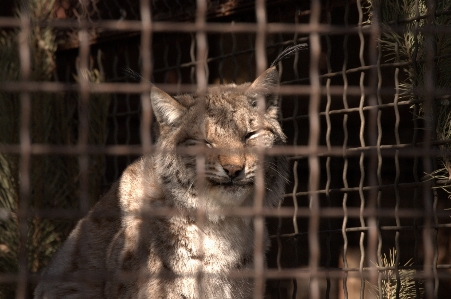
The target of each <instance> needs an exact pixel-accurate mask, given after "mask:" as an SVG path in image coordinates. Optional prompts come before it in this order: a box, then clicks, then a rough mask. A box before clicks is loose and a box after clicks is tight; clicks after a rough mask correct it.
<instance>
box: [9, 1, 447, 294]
mask: <svg viewBox="0 0 451 299" xmlns="http://www.w3.org/2000/svg"><path fill="white" fill-rule="evenodd" d="M398 2H399V3H398ZM398 2H396V3H391V1H381V2H379V1H359V0H357V1H351V0H349V1H319V0H312V1H311V2H302V1H294V0H266V1H264V0H256V1H247V0H246V1H232V0H218V1H208V0H198V1H178V0H155V1H149V0H147V1H146V0H141V1H135V0H127V1H116V0H96V1H94V0H83V1H72V0H68V1H63V0H28V1H17V3H6V2H5V3H0V51H1V55H0V65H1V69H0V76H1V81H0V105H1V108H0V122H1V126H0V127H1V128H0V130H1V131H0V298H13V297H15V298H32V297H33V292H34V288H35V287H36V285H37V283H38V282H39V281H40V279H41V273H42V271H43V270H44V269H45V268H46V267H47V266H48V264H49V262H50V260H51V258H52V256H54V255H55V254H56V252H58V249H59V248H60V247H61V245H62V244H63V242H64V241H65V240H66V239H67V238H68V236H69V234H70V232H71V231H72V229H73V228H74V227H75V225H76V223H77V221H78V220H79V219H81V218H83V217H85V216H86V215H87V214H88V212H89V210H90V209H91V208H92V207H93V206H94V205H95V204H96V203H97V201H98V200H99V199H100V198H101V197H102V195H103V194H105V193H107V192H108V190H110V188H112V187H113V189H114V188H117V187H114V186H116V185H115V184H116V183H115V182H117V180H118V179H120V177H121V175H122V173H123V171H124V169H126V167H127V166H128V165H130V164H132V163H133V161H135V160H136V159H139V157H140V156H142V155H149V154H151V153H152V152H154V151H155V141H156V140H158V138H159V136H160V134H164V132H159V131H158V130H156V128H155V123H156V120H155V115H154V113H153V111H152V107H151V105H150V103H149V93H151V92H152V88H153V87H154V86H156V87H158V88H159V89H161V90H164V91H165V92H167V93H168V94H170V95H176V94H187V93H197V94H202V93H205V92H206V91H207V88H210V87H213V86H218V85H220V84H231V83H236V84H243V83H245V82H253V81H254V80H255V79H256V78H258V77H259V75H260V74H262V73H264V71H265V70H266V69H267V68H268V66H269V65H270V64H271V62H272V61H274V59H276V57H277V56H278V55H279V54H280V53H281V52H282V51H283V50H284V49H286V48H288V47H290V46H293V45H299V44H306V45H307V46H308V49H306V50H303V51H299V52H296V53H295V54H294V55H293V56H291V57H288V58H286V59H284V60H282V61H280V62H279V63H278V64H277V68H278V70H279V79H280V82H281V83H280V86H279V88H278V90H277V93H278V95H279V97H280V101H279V104H278V105H279V115H278V119H279V121H280V123H281V126H282V129H283V131H284V134H285V135H286V137H287V142H286V144H284V145H278V146H274V147H271V148H267V149H265V150H264V151H262V152H259V154H260V155H262V156H263V157H281V156H283V157H286V158H287V160H288V165H289V175H288V177H287V178H286V180H287V184H286V188H285V194H284V195H283V200H282V201H280V203H279V204H278V206H277V207H275V208H268V207H265V206H264V205H263V204H262V203H261V198H263V195H262V194H263V193H264V192H265V190H264V188H260V189H262V190H263V191H262V190H259V191H256V192H255V200H254V201H253V202H252V204H250V205H249V206H246V207H234V208H233V207H232V208H230V209H224V210H221V211H219V212H217V213H219V214H220V215H222V214H223V215H226V216H227V215H228V216H235V217H240V218H243V219H248V220H247V221H250V223H251V227H252V229H253V232H254V233H253V235H252V236H251V237H252V238H253V242H252V243H251V244H252V247H253V248H249V250H250V252H252V255H253V264H252V267H250V268H249V269H247V270H248V271H242V269H240V271H235V272H233V271H232V272H231V273H228V274H227V275H228V277H229V278H230V279H231V280H233V279H240V278H242V277H246V278H249V279H251V280H252V281H253V284H252V296H251V297H253V298H447V297H448V296H449V292H450V289H451V280H450V278H451V273H450V270H449V269H450V268H451V262H450V259H451V256H450V254H449V252H450V228H451V223H450V221H449V219H450V218H449V211H447V209H448V208H449V205H450V204H449V198H448V193H449V188H448V186H449V184H450V183H449V181H450V179H449V178H450V177H451V174H450V173H451V172H449V171H450V167H449V141H450V138H449V130H448V128H449V126H450V123H449V115H450V110H449V95H450V90H449V83H448V82H451V81H450V80H448V79H449V75H448V74H451V69H450V67H451V59H450V53H448V52H449V51H450V50H449V49H451V47H449V43H450V42H451V40H450V39H449V37H448V35H449V33H450V32H449V30H450V29H449V26H448V23H449V22H448V21H449V20H450V18H451V17H450V14H451V10H450V6H451V2H449V1H445V0H443V1H439V0H436V1H408V0H406V1H398ZM273 91H274V90H272V92H273ZM259 105H260V104H259ZM230 113H232V112H230ZM207 154H208V152H202V151H201V152H200V153H198V154H196V155H195V156H196V157H197V160H198V161H197V162H195V164H196V163H197V164H196V165H197V167H198V168H197V169H198V170H199V169H201V166H202V165H203V164H202V163H204V162H199V161H203V159H205V156H206V155H207ZM199 165H201V166H199ZM199 167H200V168H199ZM200 173H202V171H200ZM257 173H258V171H257ZM199 176H200V177H201V178H200V179H199V180H200V181H202V180H203V179H204V178H202V175H201V174H200V175H199ZM256 177H257V178H256V180H259V176H258V175H256ZM262 178H263V177H261V178H260V179H262ZM265 186H266V188H267V189H266V192H268V190H270V188H271V182H265ZM259 194H260V195H259ZM259 196H260V197H259ZM259 198H260V199H259ZM200 210H201V211H200V212H198V211H197V212H196V213H197V214H195V216H196V217H199V219H201V222H202V221H208V220H206V219H205V215H204V214H203V213H205V211H202V209H200ZM113 212H115V211H113ZM146 213H147V214H146ZM146 213H144V214H143V216H142V217H156V218H158V217H171V215H178V214H177V213H180V211H177V209H174V211H171V210H169V211H160V212H159V211H146ZM158 213H160V214H158ZM221 213H222V214H221ZM110 216H111V215H110V214H108V211H106V212H105V215H103V216H99V217H100V218H102V217H104V218H105V219H107V220H108V217H110ZM193 217H194V216H193ZM202 219H203V220H202ZM249 219H250V220H249ZM107 220H105V222H102V221H99V223H101V225H108V224H106V222H107ZM263 222H264V223H265V225H266V227H267V230H268V240H269V243H270V246H269V249H268V250H266V249H265V245H264V240H265V236H264V234H265V230H264V229H263V228H262V227H263V226H262V225H261V224H262V223H263ZM99 225H100V224H99ZM200 226H202V225H201V224H200ZM105 254H106V253H105ZM264 256H266V258H265V257H264ZM97 275H100V276H102V275H103V276H105V277H106V276H107V274H105V275H104V274H103V273H97ZM55 279H63V280H64V279H65V278H64V277H63V278H61V277H55ZM102 279H105V280H108V277H107V278H102ZM197 279H198V280H199V279H200V278H197ZM198 295H199V298H203V297H202V294H198ZM191 296H192V298H197V297H196V296H195V295H194V294H192V295H191ZM180 297H181V298H191V297H186V296H184V295H181V296H180ZM235 297H236V296H234V295H232V296H231V298H235ZM99 298H106V297H99ZM237 298H238V297H237Z"/></svg>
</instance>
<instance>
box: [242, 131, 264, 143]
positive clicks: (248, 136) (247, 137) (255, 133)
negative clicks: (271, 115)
mask: <svg viewBox="0 0 451 299" xmlns="http://www.w3.org/2000/svg"><path fill="white" fill-rule="evenodd" d="M260 132H261V131H260V130H258V131H251V132H248V133H247V134H246V135H245V136H244V140H246V141H247V140H250V139H254V138H256V137H258V136H259V135H260Z"/></svg>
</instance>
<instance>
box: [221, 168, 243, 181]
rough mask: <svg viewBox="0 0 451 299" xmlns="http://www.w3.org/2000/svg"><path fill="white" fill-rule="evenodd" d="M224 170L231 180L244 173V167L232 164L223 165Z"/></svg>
mask: <svg viewBox="0 0 451 299" xmlns="http://www.w3.org/2000/svg"><path fill="white" fill-rule="evenodd" d="M222 168H223V169H224V171H225V173H226V174H227V175H228V176H229V178H231V179H234V178H236V177H237V176H239V175H240V174H241V172H242V171H243V166H239V165H231V164H227V165H223V166H222Z"/></svg>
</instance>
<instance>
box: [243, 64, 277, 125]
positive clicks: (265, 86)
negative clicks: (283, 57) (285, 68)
mask: <svg viewBox="0 0 451 299" xmlns="http://www.w3.org/2000/svg"><path fill="white" fill-rule="evenodd" d="M278 86H279V72H278V71H277V69H276V67H275V66H273V67H270V68H269V69H267V70H266V71H265V72H263V74H261V75H260V76H259V77H258V78H257V79H255V81H254V82H253V83H252V84H251V86H249V88H248V89H247V90H246V92H245V94H246V96H247V97H248V98H249V99H250V100H251V101H253V102H255V101H256V100H257V99H258V98H259V97H264V98H265V101H266V115H267V116H269V117H271V118H277V117H278V111H279V106H278V100H279V96H278V95H277V94H275V93H274V89H275V88H277V87H278Z"/></svg>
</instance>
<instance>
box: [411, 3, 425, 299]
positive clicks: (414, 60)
mask: <svg viewBox="0 0 451 299" xmlns="http://www.w3.org/2000/svg"><path fill="white" fill-rule="evenodd" d="M419 16H420V9H419V0H415V19H416V21H415V25H414V28H413V31H414V32H413V34H414V36H413V38H414V44H413V51H412V65H413V69H414V72H415V73H417V72H418V69H419V66H418V45H419V41H418V36H419V30H418V29H419V20H418V18H419ZM415 78H416V76H414V82H413V86H418V82H417V79H415ZM414 99H418V95H415V94H414ZM413 115H414V117H413V136H412V144H416V143H417V141H418V132H420V130H421V128H420V124H419V121H418V118H417V117H416V116H417V115H419V104H415V105H414V106H413ZM412 173H413V177H414V180H415V183H418V182H420V178H419V176H418V158H417V157H414V160H413V167H412ZM419 192H420V191H419V188H418V187H415V189H414V193H413V206H414V209H415V210H416V209H418V208H419V201H420V199H419ZM420 223H421V221H420V219H418V217H416V216H415V217H414V220H413V226H414V239H415V245H414V250H413V252H414V256H413V263H414V265H418V264H419V262H420V261H419V246H420V236H419V231H420V230H419V228H418V226H419V224H420ZM415 290H416V298H417V299H420V298H422V297H423V296H422V294H421V290H420V283H419V281H418V280H415Z"/></svg>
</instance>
